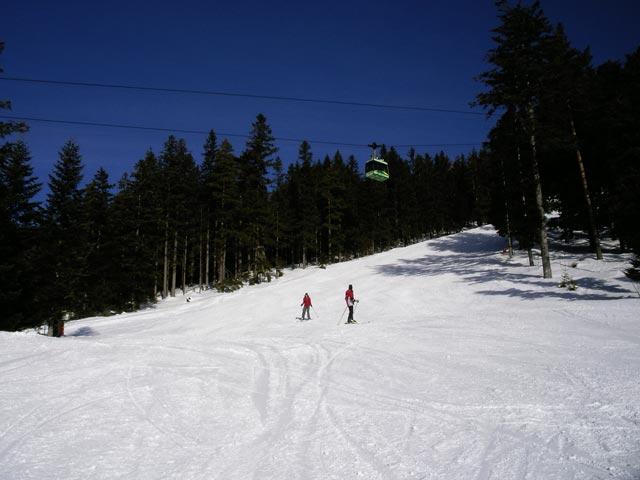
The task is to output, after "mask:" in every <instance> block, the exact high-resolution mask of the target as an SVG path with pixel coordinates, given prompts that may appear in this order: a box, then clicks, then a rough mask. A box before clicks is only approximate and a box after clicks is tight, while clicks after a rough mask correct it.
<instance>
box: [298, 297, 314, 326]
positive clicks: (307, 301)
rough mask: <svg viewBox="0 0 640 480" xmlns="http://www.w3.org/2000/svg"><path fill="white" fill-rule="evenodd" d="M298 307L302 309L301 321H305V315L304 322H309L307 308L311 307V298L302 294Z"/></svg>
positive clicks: (309, 317)
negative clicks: (305, 316)
mask: <svg viewBox="0 0 640 480" xmlns="http://www.w3.org/2000/svg"><path fill="white" fill-rule="evenodd" d="M300 306H301V307H302V320H305V318H304V314H305V313H306V314H307V318H306V320H311V316H310V315H309V308H310V307H312V306H313V305H311V297H310V296H309V294H308V293H305V294H304V298H303V299H302V303H301V304H300Z"/></svg>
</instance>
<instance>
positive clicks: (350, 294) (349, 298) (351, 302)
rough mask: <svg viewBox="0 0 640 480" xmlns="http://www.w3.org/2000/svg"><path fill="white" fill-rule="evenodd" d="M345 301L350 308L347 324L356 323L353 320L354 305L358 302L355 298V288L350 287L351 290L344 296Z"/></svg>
mask: <svg viewBox="0 0 640 480" xmlns="http://www.w3.org/2000/svg"><path fill="white" fill-rule="evenodd" d="M344 301H345V302H347V307H349V318H347V323H356V321H355V320H354V319H353V305H354V303H356V302H357V300H356V299H355V298H354V297H353V286H352V285H349V288H348V289H347V291H346V292H345V294H344Z"/></svg>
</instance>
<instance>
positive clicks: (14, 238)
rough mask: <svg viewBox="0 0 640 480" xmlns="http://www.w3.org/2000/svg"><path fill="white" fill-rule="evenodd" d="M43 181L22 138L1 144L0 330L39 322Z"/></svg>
mask: <svg viewBox="0 0 640 480" xmlns="http://www.w3.org/2000/svg"><path fill="white" fill-rule="evenodd" d="M40 187H41V185H40V183H37V181H36V178H35V177H34V176H33V168H32V166H31V156H30V154H29V150H28V148H27V146H26V144H25V143H24V142H22V141H18V142H16V143H7V144H5V145H3V146H2V147H0V312H1V313H0V330H18V329H21V328H25V327H29V326H34V325H36V324H37V321H36V320H35V316H34V315H35V314H36V313H37V310H36V305H35V300H36V294H35V291H36V282H35V278H36V272H35V270H34V269H35V267H36V261H35V258H34V255H35V250H36V242H37V236H38V232H39V223H40V222H39V216H40V215H39V213H40V212H39V205H40V202H38V201H36V200H34V198H35V196H36V195H37V194H38V192H39V191H40Z"/></svg>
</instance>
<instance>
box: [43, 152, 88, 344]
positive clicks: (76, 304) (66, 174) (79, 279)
mask: <svg viewBox="0 0 640 480" xmlns="http://www.w3.org/2000/svg"><path fill="white" fill-rule="evenodd" d="M82 170H83V164H82V157H81V155H80V147H79V146H78V145H77V144H76V143H75V142H74V141H73V140H69V141H68V142H67V143H66V144H65V145H64V146H63V147H62V149H61V150H60V152H59V159H58V161H57V162H56V164H55V165H54V169H53V173H52V174H50V175H49V191H50V192H49V194H48V195H47V204H46V209H45V235H44V239H46V245H43V256H44V262H43V264H42V273H43V274H44V275H45V276H46V278H45V279H44V281H43V287H42V289H43V293H44V300H43V301H46V302H47V304H48V306H49V308H48V312H47V319H48V321H49V325H50V333H51V334H52V335H53V336H59V335H60V334H62V332H63V324H62V322H63V321H64V320H66V319H72V318H75V317H77V316H79V315H81V314H83V313H85V312H86V309H87V302H86V297H85V290H84V288H83V282H84V274H85V271H86V270H85V266H86V263H85V262H86V254H87V251H86V241H85V230H84V228H83V223H82V207H83V201H82V189H81V188H80V182H81V181H82V178H83V175H82Z"/></svg>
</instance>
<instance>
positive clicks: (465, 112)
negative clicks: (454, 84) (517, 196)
mask: <svg viewBox="0 0 640 480" xmlns="http://www.w3.org/2000/svg"><path fill="white" fill-rule="evenodd" d="M0 80H9V81H13V82H30V83H47V84H54V85H69V86H76V87H98V88H114V89H124V90H144V91H152V92H171V93H189V94H196V95H218V96H226V97H245V98H260V99H266V100H279V101H288V102H306V103H325V104H333V105H350V106H356V107H372V108H395V109H401V110H418V111H422V112H438V113H456V114H460V115H479V116H482V117H485V113H484V112H472V111H471V110H454V109H447V108H430V107H414V106H411V105H389V104H381V103H364V102H346V101H341V100H322V99H314V98H301V97H279V96H273V95H256V94H251V93H233V92H214V91H209V90H188V89H183V88H159V87H140V86H135V85H116V84H108V83H85V82H68V81H58V80H44V79H37V78H19V77H0Z"/></svg>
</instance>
